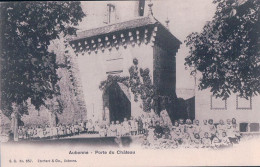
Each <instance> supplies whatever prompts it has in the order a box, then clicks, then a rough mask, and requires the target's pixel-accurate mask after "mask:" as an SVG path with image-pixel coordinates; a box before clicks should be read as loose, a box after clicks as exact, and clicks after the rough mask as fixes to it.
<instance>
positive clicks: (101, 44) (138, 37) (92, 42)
mask: <svg viewBox="0 0 260 167" xmlns="http://www.w3.org/2000/svg"><path fill="white" fill-rule="evenodd" d="M157 30H158V28H157V26H154V27H145V28H143V27H141V28H138V29H131V30H124V31H121V32H114V33H111V34H106V35H101V36H96V37H92V38H84V39H80V40H76V41H70V44H71V46H72V48H73V50H74V51H75V53H76V54H77V55H79V54H82V55H85V53H88V54H91V53H92V52H95V53H98V52H104V51H105V50H106V49H107V50H109V51H110V50H111V49H113V48H114V49H119V47H123V48H127V47H128V46H132V47H135V46H136V45H138V46H139V45H141V44H142V43H143V44H146V45H147V44H149V43H151V46H154V43H155V38H156V33H157Z"/></svg>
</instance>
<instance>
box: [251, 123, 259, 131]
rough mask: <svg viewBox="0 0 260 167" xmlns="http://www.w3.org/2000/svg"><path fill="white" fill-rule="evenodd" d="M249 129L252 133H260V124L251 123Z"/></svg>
mask: <svg viewBox="0 0 260 167" xmlns="http://www.w3.org/2000/svg"><path fill="white" fill-rule="evenodd" d="M249 127H250V132H259V123H251V124H250V125H249Z"/></svg>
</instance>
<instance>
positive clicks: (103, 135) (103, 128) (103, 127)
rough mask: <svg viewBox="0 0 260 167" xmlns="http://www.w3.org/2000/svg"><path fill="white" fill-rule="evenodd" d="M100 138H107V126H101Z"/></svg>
mask: <svg viewBox="0 0 260 167" xmlns="http://www.w3.org/2000/svg"><path fill="white" fill-rule="evenodd" d="M99 136H100V137H105V136H106V129H105V125H100V128H99Z"/></svg>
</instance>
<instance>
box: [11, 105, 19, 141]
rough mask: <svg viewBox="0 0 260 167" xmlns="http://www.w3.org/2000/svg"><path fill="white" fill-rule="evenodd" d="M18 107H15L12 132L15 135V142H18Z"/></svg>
mask: <svg viewBox="0 0 260 167" xmlns="http://www.w3.org/2000/svg"><path fill="white" fill-rule="evenodd" d="M18 126H19V125H18V107H17V106H15V107H13V113H12V131H13V134H14V141H18Z"/></svg>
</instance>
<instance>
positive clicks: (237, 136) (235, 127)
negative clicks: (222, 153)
mask: <svg viewBox="0 0 260 167" xmlns="http://www.w3.org/2000/svg"><path fill="white" fill-rule="evenodd" d="M232 132H233V133H234V135H235V137H236V138H237V139H238V141H240V138H241V134H240V131H239V129H238V126H237V124H232Z"/></svg>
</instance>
